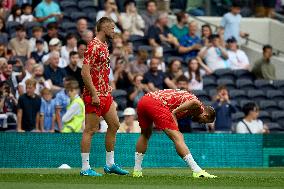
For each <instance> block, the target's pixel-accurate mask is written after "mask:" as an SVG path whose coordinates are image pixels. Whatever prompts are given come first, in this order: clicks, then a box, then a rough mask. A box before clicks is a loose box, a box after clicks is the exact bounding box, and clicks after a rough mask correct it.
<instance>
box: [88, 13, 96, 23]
mask: <svg viewBox="0 0 284 189" xmlns="http://www.w3.org/2000/svg"><path fill="white" fill-rule="evenodd" d="M96 17H97V12H88V13H87V19H88V21H89V22H92V23H93V24H95V23H96Z"/></svg>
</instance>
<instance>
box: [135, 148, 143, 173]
mask: <svg viewBox="0 0 284 189" xmlns="http://www.w3.org/2000/svg"><path fill="white" fill-rule="evenodd" d="M144 155H145V154H142V153H139V152H135V166H134V170H135V171H142V162H143V158H144Z"/></svg>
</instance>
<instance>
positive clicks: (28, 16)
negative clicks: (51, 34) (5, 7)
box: [21, 3, 35, 24]
mask: <svg viewBox="0 0 284 189" xmlns="http://www.w3.org/2000/svg"><path fill="white" fill-rule="evenodd" d="M22 12H23V14H22V15H21V24H24V23H25V22H33V21H35V18H34V16H33V7H32V5H30V4H28V3H25V4H23V5H22Z"/></svg>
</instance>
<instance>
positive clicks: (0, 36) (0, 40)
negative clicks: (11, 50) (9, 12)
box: [0, 17, 8, 45]
mask: <svg viewBox="0 0 284 189" xmlns="http://www.w3.org/2000/svg"><path fill="white" fill-rule="evenodd" d="M0 44H5V45H7V44H8V34H7V33H6V25H5V20H4V18H2V17H0Z"/></svg>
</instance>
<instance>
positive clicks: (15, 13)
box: [7, 5, 22, 23]
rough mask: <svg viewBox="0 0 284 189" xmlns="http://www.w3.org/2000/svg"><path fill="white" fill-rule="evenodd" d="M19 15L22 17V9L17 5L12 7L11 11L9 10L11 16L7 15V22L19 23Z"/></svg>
mask: <svg viewBox="0 0 284 189" xmlns="http://www.w3.org/2000/svg"><path fill="white" fill-rule="evenodd" d="M21 15H22V9H21V7H20V6H18V5H14V6H13V7H12V10H11V14H10V15H9V17H8V19H7V21H8V22H10V21H14V22H19V23H21Z"/></svg>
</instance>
